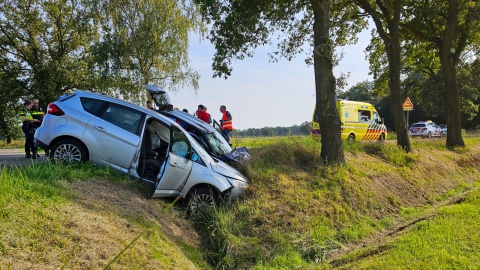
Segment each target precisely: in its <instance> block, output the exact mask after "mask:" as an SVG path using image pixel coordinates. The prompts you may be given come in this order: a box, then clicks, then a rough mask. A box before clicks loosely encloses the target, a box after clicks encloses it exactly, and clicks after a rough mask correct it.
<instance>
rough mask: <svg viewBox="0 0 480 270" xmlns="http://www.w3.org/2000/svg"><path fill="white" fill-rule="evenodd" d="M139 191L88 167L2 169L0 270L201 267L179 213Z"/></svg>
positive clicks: (193, 241)
mask: <svg viewBox="0 0 480 270" xmlns="http://www.w3.org/2000/svg"><path fill="white" fill-rule="evenodd" d="M143 189H144V188H143V187H142V186H139V185H138V184H135V182H132V181H129V180H128V179H127V178H126V177H125V176H124V175H119V174H118V173H116V172H113V171H110V170H108V168H96V167H93V166H89V165H88V164H84V165H82V166H59V165H52V166H50V165H49V164H42V165H32V166H29V167H25V168H20V169H18V168H12V169H5V168H3V169H2V170H1V172H0V269H106V268H108V269H195V268H205V265H206V263H205V262H203V261H202V259H201V255H200V253H199V252H200V249H199V248H198V243H199V242H200V241H199V237H198V236H197V234H196V233H195V232H194V230H193V229H192V228H191V226H190V225H189V224H188V222H186V221H185V219H183V218H182V217H180V216H181V214H182V213H181V212H178V211H176V210H174V209H172V208H171V207H170V205H171V203H170V202H168V201H165V200H147V199H146V197H145V194H146V192H145V190H143ZM192 260H193V261H192ZM202 264H203V265H204V266H203V267H202ZM199 266H200V267H199Z"/></svg>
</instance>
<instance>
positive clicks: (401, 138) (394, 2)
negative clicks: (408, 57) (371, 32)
mask: <svg viewBox="0 0 480 270" xmlns="http://www.w3.org/2000/svg"><path fill="white" fill-rule="evenodd" d="M354 2H355V3H357V4H358V5H359V6H360V7H361V8H362V9H363V10H364V11H365V13H366V14H368V15H369V16H370V17H371V18H372V20H373V22H374V23H375V26H376V32H377V33H378V36H379V37H380V40H381V45H382V46H383V48H384V52H385V54H386V56H387V61H388V86H389V88H390V97H391V100H392V102H391V106H392V114H393V122H394V124H395V131H396V132H397V144H398V145H399V146H400V147H401V148H403V149H404V150H405V151H407V152H410V151H411V150H412V147H411V144H410V139H409V137H408V134H407V126H406V121H405V115H404V112H403V107H402V103H403V98H404V97H403V96H402V88H401V79H400V74H401V70H402V62H401V60H402V57H401V51H402V47H401V42H400V41H401V38H400V18H401V16H402V5H403V1H402V0H376V1H371V0H354ZM374 40H375V39H374ZM376 41H379V40H378V39H377V40H376ZM374 64H376V63H374Z"/></svg>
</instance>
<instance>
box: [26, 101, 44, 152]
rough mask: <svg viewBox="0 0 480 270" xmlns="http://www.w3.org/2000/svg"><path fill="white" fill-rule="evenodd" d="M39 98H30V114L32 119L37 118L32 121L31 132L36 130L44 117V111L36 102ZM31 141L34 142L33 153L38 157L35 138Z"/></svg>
mask: <svg viewBox="0 0 480 270" xmlns="http://www.w3.org/2000/svg"><path fill="white" fill-rule="evenodd" d="M38 102H39V100H38V98H34V99H33V100H32V109H31V111H30V112H31V114H32V117H33V119H38V120H39V122H38V123H33V128H34V130H33V134H35V130H37V128H39V127H40V126H41V125H42V121H43V117H45V113H44V112H43V110H42V107H40V105H39V104H38ZM33 143H34V147H35V153H37V155H36V156H37V157H40V155H39V154H38V146H37V143H36V141H35V140H33ZM47 156H48V155H47V152H45V157H47Z"/></svg>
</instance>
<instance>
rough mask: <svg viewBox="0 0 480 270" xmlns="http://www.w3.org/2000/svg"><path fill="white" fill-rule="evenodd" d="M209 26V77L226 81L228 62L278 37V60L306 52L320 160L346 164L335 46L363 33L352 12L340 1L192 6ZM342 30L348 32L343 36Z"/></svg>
mask: <svg viewBox="0 0 480 270" xmlns="http://www.w3.org/2000/svg"><path fill="white" fill-rule="evenodd" d="M195 1H196V2H197V3H199V4H201V11H202V15H203V17H204V18H205V20H206V21H207V23H210V27H211V31H210V33H209V39H210V40H211V41H212V43H213V44H214V45H215V48H216V53H215V56H214V59H213V64H212V67H213V70H214V76H219V77H222V76H223V77H225V78H226V77H228V76H229V75H230V74H231V72H232V67H231V64H232V60H234V59H243V58H244V57H245V56H252V55H253V53H254V51H253V50H254V49H255V48H256V47H258V46H261V45H266V44H271V43H273V40H272V36H275V35H277V36H278V41H279V42H278V43H277V45H278V51H275V52H272V54H271V56H272V57H273V59H274V60H276V59H277V57H285V58H287V59H291V58H292V57H294V56H296V55H297V54H299V53H302V52H303V51H304V49H305V48H308V47H307V46H309V48H310V49H308V50H307V57H308V59H307V62H309V63H312V62H313V66H314V75H315V88H316V104H317V108H318V110H317V112H318V113H319V115H318V116H319V122H320V126H321V129H322V148H321V154H320V155H321V157H322V159H323V160H324V161H325V162H327V163H331V164H335V163H340V164H342V163H345V158H344V154H343V148H342V141H341V138H340V125H341V123H340V118H339V116H338V111H337V108H336V104H335V88H336V79H335V77H334V75H333V72H332V69H333V67H334V65H335V63H336V59H335V56H334V50H335V46H337V45H345V44H347V43H348V42H349V41H352V42H353V41H355V38H347V37H348V36H349V34H355V33H357V32H359V31H360V30H361V29H362V28H364V27H365V22H363V21H361V20H360V18H359V17H356V15H357V10H356V6H355V5H352V4H351V2H349V1H342V0H338V1H336V0H311V1H294V0H273V1H271V0H270V1H267V0H248V1H240V0H227V1H222V0H195ZM347 29H348V30H349V31H347Z"/></svg>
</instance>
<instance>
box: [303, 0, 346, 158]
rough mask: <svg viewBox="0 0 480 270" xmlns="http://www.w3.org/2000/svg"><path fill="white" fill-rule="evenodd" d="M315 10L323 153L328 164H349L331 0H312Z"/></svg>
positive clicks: (316, 58)
mask: <svg viewBox="0 0 480 270" xmlns="http://www.w3.org/2000/svg"><path fill="white" fill-rule="evenodd" d="M311 4H312V8H313V14H314V24H313V33H314V43H315V47H314V51H313V53H314V70H315V90H316V104H317V114H318V119H319V124H320V129H321V132H322V134H321V136H322V148H321V153H320V156H321V158H322V160H323V161H324V162H325V163H327V164H345V157H344V154H343V145H342V139H341V133H340V132H341V124H340V116H339V115H338V109H337V106H336V103H335V86H336V84H335V77H334V76H333V62H332V53H333V48H334V46H333V44H332V42H331V40H330V0H311Z"/></svg>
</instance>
